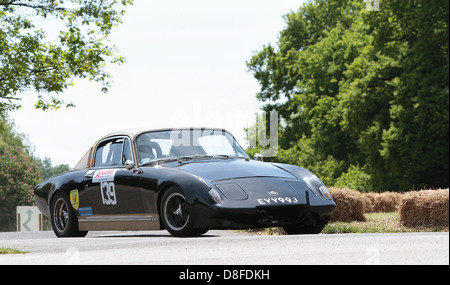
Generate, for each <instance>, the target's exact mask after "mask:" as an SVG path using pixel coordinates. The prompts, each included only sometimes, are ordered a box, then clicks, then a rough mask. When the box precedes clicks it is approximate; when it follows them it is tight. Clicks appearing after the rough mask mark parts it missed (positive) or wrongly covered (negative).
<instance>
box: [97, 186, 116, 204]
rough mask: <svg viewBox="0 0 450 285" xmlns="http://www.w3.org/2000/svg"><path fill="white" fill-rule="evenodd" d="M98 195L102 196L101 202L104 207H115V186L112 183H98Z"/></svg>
mask: <svg viewBox="0 0 450 285" xmlns="http://www.w3.org/2000/svg"><path fill="white" fill-rule="evenodd" d="M100 193H101V194H102V202H103V204H105V205H116V204H117V197H116V186H115V185H114V182H102V183H100Z"/></svg>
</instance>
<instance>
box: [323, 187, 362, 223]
mask: <svg viewBox="0 0 450 285" xmlns="http://www.w3.org/2000/svg"><path fill="white" fill-rule="evenodd" d="M329 190H330V193H331V196H332V197H333V200H334V202H335V203H336V209H335V210H334V213H333V215H331V218H330V221H332V222H351V221H365V220H366V217H365V216H364V207H365V204H366V202H365V201H366V198H365V197H364V195H362V194H361V193H360V192H358V191H355V190H350V189H346V188H333V187H330V188H329Z"/></svg>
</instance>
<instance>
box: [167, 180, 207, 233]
mask: <svg viewBox="0 0 450 285" xmlns="http://www.w3.org/2000/svg"><path fill="white" fill-rule="evenodd" d="M160 209H161V218H162V222H163V225H164V227H165V228H166V230H167V231H168V232H169V233H170V234H171V235H173V236H176V237H192V236H199V235H202V234H204V233H206V232H207V230H204V229H194V228H193V227H192V225H193V217H192V215H191V214H190V212H189V205H188V203H187V200H186V197H185V196H184V193H183V191H182V190H181V189H180V188H179V187H176V186H172V187H171V188H169V189H168V190H167V191H166V192H165V193H164V195H163V197H162V199H161V207H160Z"/></svg>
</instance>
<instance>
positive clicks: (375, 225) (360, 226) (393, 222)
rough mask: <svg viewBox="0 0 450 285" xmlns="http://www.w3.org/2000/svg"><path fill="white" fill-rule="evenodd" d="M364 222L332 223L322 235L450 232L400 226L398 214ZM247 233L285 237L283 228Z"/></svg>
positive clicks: (378, 215) (371, 215) (371, 217)
mask: <svg viewBox="0 0 450 285" xmlns="http://www.w3.org/2000/svg"><path fill="white" fill-rule="evenodd" d="M364 216H365V217H366V221H364V222H357V221H355V222H330V223H329V224H328V225H326V226H325V228H324V229H323V230H322V234H344V233H405V232H448V231H449V228H448V227H447V228H427V227H414V228H409V227H404V226H402V225H401V224H400V215H399V213H398V212H392V213H366V214H364ZM247 232H249V233H253V234H262V235H284V234H285V232H284V231H283V229H282V228H268V229H259V230H248V231H247Z"/></svg>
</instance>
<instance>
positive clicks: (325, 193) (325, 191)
mask: <svg viewBox="0 0 450 285" xmlns="http://www.w3.org/2000/svg"><path fill="white" fill-rule="evenodd" d="M319 191H320V193H322V196H323V197H324V198H325V199H327V200H331V194H330V191H328V188H327V187H326V186H325V185H322V186H320V187H319Z"/></svg>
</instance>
